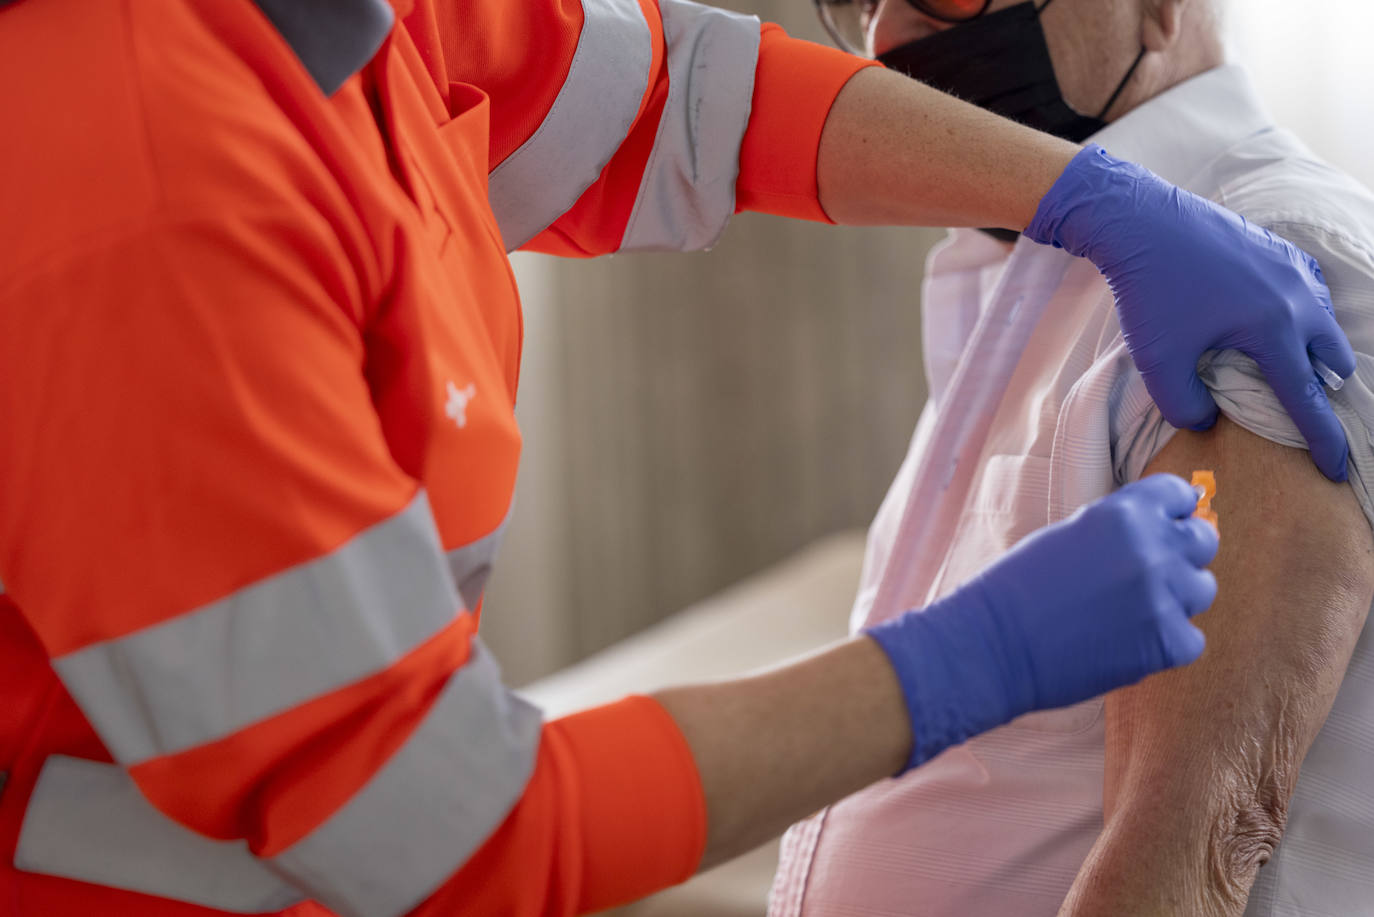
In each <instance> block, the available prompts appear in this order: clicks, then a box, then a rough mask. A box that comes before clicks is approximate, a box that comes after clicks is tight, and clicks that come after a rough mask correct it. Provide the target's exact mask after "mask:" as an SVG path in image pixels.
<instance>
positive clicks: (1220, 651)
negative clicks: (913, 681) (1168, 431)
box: [1062, 419, 1374, 917]
mask: <svg viewBox="0 0 1374 917" xmlns="http://www.w3.org/2000/svg"><path fill="white" fill-rule="evenodd" d="M1193 468H1214V469H1215V470H1216V472H1217V480H1218V484H1219V493H1218V497H1217V500H1216V503H1215V506H1216V507H1217V508H1218V511H1219V512H1220V516H1221V529H1222V541H1221V551H1220V553H1219V554H1218V557H1217V560H1216V562H1215V565H1214V571H1215V573H1216V575H1217V579H1218V583H1219V593H1218V599H1217V602H1216V603H1215V604H1214V605H1213V607H1212V609H1211V610H1209V611H1208V612H1207V613H1206V614H1204V615H1201V616H1200V617H1199V618H1197V619H1196V623H1197V624H1198V626H1199V627H1201V628H1202V629H1203V631H1204V632H1205V633H1206V634H1207V641H1208V644H1207V650H1206V653H1205V654H1204V655H1203V657H1202V659H1201V660H1199V662H1198V663H1196V664H1194V665H1193V666H1190V667H1188V668H1186V669H1180V670H1176V671H1173V672H1167V673H1163V674H1160V675H1157V676H1154V677H1152V678H1149V679H1146V680H1145V681H1144V682H1142V683H1140V684H1139V685H1136V686H1134V687H1131V688H1127V689H1124V690H1121V691H1118V692H1116V693H1114V694H1112V695H1109V697H1108V699H1107V745H1106V774H1105V783H1104V799H1103V803H1104V813H1105V819H1106V822H1105V825H1104V830H1103V833H1102V835H1101V837H1100V838H1099V839H1098V842H1097V844H1096V845H1095V846H1094V848H1093V850H1092V853H1091V854H1090V855H1089V858H1088V860H1087V862H1086V863H1085V865H1084V867H1083V870H1082V871H1081V872H1080V874H1079V877H1078V880H1077V882H1076V883H1075V885H1074V888H1073V890H1072V892H1071V893H1070V895H1069V898H1068V900H1067V901H1066V903H1065V907H1064V910H1063V912H1062V913H1063V914H1064V915H1072V917H1090V915H1106V914H1111V915H1127V917H1129V915H1133V914H1150V915H1158V914H1167V915H1190V917H1192V915H1202V917H1208V915H1228V917H1229V915H1240V914H1241V913H1242V912H1243V911H1244V910H1245V905H1246V901H1247V899H1248V897H1249V890H1250V886H1251V884H1252V883H1253V881H1254V878H1255V875H1256V873H1257V871H1258V870H1259V867H1260V866H1261V865H1263V864H1264V863H1265V862H1266V861H1267V860H1268V859H1269V857H1270V855H1271V854H1272V851H1273V849H1274V846H1275V845H1276V844H1277V843H1278V841H1279V838H1280V837H1281V836H1282V833H1283V828H1284V825H1285V819H1286V812H1287V805H1288V800H1289V798H1290V796H1291V794H1292V791H1293V787H1294V784H1295V782H1296V780H1297V776H1298V769H1299V765H1300V764H1301V762H1302V759H1303V756H1304V755H1305V754H1306V752H1307V749H1308V747H1309V746H1310V745H1311V743H1312V741H1313V739H1314V738H1315V737H1316V734H1317V732H1318V730H1319V729H1320V728H1321V726H1322V724H1323V722H1324V721H1325V718H1326V714H1327V712H1328V711H1329V709H1330V706H1331V703H1332V701H1333V700H1334V698H1335V695H1336V691H1337V689H1338V688H1339V686H1340V682H1341V679H1342V677H1343V674H1344V671H1345V667H1346V664H1347V662H1348V661H1349V658H1350V654H1351V651H1352V650H1353V647H1354V643H1355V640H1356V638H1357V637H1358V635H1359V633H1360V630H1361V628H1362V626H1363V624H1364V618H1365V614H1366V613H1367V611H1368V608H1369V603H1370V597H1371V593H1374V582H1371V580H1374V573H1371V571H1374V560H1372V558H1374V538H1371V534H1370V529H1369V526H1368V524H1367V523H1366V521H1365V519H1364V517H1363V515H1362V513H1361V512H1360V510H1359V506H1358V503H1357V501H1356V500H1355V498H1354V495H1353V493H1351V492H1350V490H1349V489H1348V488H1347V487H1345V486H1344V485H1336V484H1331V483H1330V482H1327V481H1325V480H1323V479H1322V478H1321V477H1320V475H1319V474H1318V472H1317V471H1316V470H1315V468H1313V467H1312V466H1311V464H1310V462H1308V461H1307V459H1306V456H1305V455H1304V454H1303V453H1301V452H1297V451H1295V450H1291V449H1285V448H1283V447H1280V446H1277V445H1274V444H1273V443H1269V442H1267V441H1264V440H1261V439H1259V438H1258V437H1255V436H1253V435H1251V434H1249V433H1247V432H1246V431H1244V430H1242V429H1241V428H1239V427H1237V426H1235V425H1234V424H1232V423H1230V422H1229V421H1227V420H1225V419H1223V420H1222V421H1221V422H1220V423H1219V424H1218V426H1217V428H1216V429H1215V430H1214V431H1212V432H1210V433H1207V434H1192V433H1180V434H1178V435H1176V436H1175V437H1174V439H1173V441H1171V442H1170V444H1169V445H1168V446H1167V447H1166V448H1165V449H1164V451H1163V452H1161V454H1160V455H1159V456H1158V457H1157V458H1156V460H1155V462H1154V463H1153V464H1152V466H1151V469H1150V470H1152V471H1156V470H1173V471H1176V472H1181V473H1185V474H1186V473H1187V471H1189V470H1191V469H1193ZM1278 482H1281V483H1278Z"/></svg>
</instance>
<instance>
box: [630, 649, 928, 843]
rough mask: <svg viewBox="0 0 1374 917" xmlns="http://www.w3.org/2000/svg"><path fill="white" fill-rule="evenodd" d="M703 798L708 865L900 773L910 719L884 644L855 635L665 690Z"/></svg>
mask: <svg viewBox="0 0 1374 917" xmlns="http://www.w3.org/2000/svg"><path fill="white" fill-rule="evenodd" d="M656 698H657V700H658V701H659V702H660V703H661V704H662V705H663V706H664V707H665V708H666V709H667V710H668V712H669V713H670V714H671V715H672V717H673V719H674V720H676V722H677V724H678V727H679V728H680V729H681V730H682V733H683V735H684V736H685V737H686V739H687V742H688V744H689V745H690V746H691V749H692V754H693V757H694V758H695V759H696V763H697V769H698V771H699V772H700V775H701V781H702V788H703V791H704V793H705V798H706V809H707V825H708V827H707V841H706V853H705V856H704V858H703V862H702V865H703V867H706V866H710V865H712V864H714V863H718V862H721V861H723V860H726V859H729V858H730V857H733V856H735V855H737V854H740V853H743V852H745V851H746V850H749V849H751V848H753V847H755V846H757V845H758V844H760V843H762V842H763V841H765V840H767V839H768V838H770V837H773V836H775V835H777V834H779V833H780V832H781V831H782V830H783V829H784V828H786V827H787V826H788V825H789V824H791V823H792V822H795V821H797V820H798V819H801V818H803V817H805V816H807V815H809V814H810V813H812V812H814V811H815V810H816V809H819V808H821V807H822V806H825V805H828V804H829V803H832V802H834V801H836V800H838V799H840V798H842V797H844V796H847V795H848V794H850V793H852V792H855V791H856V790H859V789H862V788H863V787H865V786H867V785H868V784H870V783H873V782H874V781H876V780H880V779H882V778H883V777H888V776H891V775H892V774H895V773H897V772H898V771H899V770H900V769H901V767H902V765H903V763H904V762H905V761H906V759H907V755H908V754H909V753H910V750H911V727H910V725H909V721H908V719H907V714H906V708H905V705H904V703H903V700H902V695H901V692H900V689H899V687H898V684H897V679H896V676H895V675H894V674H893V671H892V667H891V665H890V664H889V662H888V660H887V657H886V656H885V655H884V654H883V651H882V650H881V649H879V647H878V646H877V644H875V643H874V642H873V641H872V640H870V639H868V638H866V637H856V638H854V639H851V640H848V641H846V642H844V643H841V644H839V645H837V646H835V647H832V648H830V649H827V650H825V651H823V652H821V653H818V654H816V655H814V656H811V657H808V658H806V659H803V660H801V661H799V662H796V663H792V664H790V665H786V666H784V667H781V668H778V669H773V670H771V671H768V672H764V673H762V674H759V675H754V676H750V677H748V678H741V679H735V680H732V681H726V682H720V683H717V684H707V685H696V686H691V687H684V688H675V689H671V690H666V691H663V692H660V693H659V694H658V695H656Z"/></svg>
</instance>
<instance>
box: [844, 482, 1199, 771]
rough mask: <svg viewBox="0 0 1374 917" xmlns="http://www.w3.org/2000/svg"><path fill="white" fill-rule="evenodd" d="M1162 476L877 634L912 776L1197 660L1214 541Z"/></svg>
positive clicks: (1040, 538) (1186, 497)
mask: <svg viewBox="0 0 1374 917" xmlns="http://www.w3.org/2000/svg"><path fill="white" fill-rule="evenodd" d="M1196 502H1197V497H1196V495H1195V494H1194V492H1193V489H1192V487H1190V486H1189V485H1188V484H1187V483H1186V482H1185V481H1184V480H1183V479H1182V478H1178V477H1175V476H1174V475H1167V474H1160V475H1154V476H1152V477H1149V478H1146V479H1145V480H1143V481H1140V482H1138V483H1135V484H1130V485H1128V486H1126V487H1123V488H1122V489H1121V490H1119V491H1117V492H1116V493H1114V494H1112V495H1110V496H1108V497H1105V498H1103V499H1102V500H1099V501H1098V502H1096V503H1093V504H1091V505H1089V506H1086V507H1084V508H1082V509H1080V510H1079V511H1078V512H1077V513H1075V514H1074V515H1073V516H1071V517H1069V518H1068V519H1066V520H1064V521H1063V522H1060V523H1057V524H1055V525H1051V526H1048V527H1047V528H1044V529H1041V530H1040V531H1038V532H1035V533H1033V534H1032V535H1030V536H1028V537H1027V538H1026V539H1025V540H1023V541H1021V542H1020V543H1019V544H1017V545H1016V546H1015V547H1014V548H1012V549H1011V551H1009V552H1008V553H1007V554H1006V556H1005V557H1003V558H1002V559H1001V560H999V561H997V563H995V564H993V565H992V566H991V567H989V568H987V569H986V570H984V571H983V572H982V573H980V574H979V575H978V576H977V577H976V578H975V579H973V580H972V581H971V582H969V583H968V584H966V585H964V586H962V587H961V588H960V589H958V590H957V591H956V592H954V593H952V594H950V595H948V596H946V597H945V598H943V599H940V600H939V601H938V602H935V603H934V604H933V605H930V606H929V607H927V608H926V609H924V610H921V611H915V612H908V613H907V614H905V615H902V616H901V617H899V618H896V619H894V620H892V621H887V622H884V623H882V624H878V625H876V626H874V627H872V628H869V629H868V630H867V631H866V632H867V634H868V635H869V636H870V637H872V638H873V639H874V640H876V641H877V642H878V644H879V645H880V646H881V647H882V648H883V650H884V651H886V653H887V656H888V658H889V659H890V660H891V662H892V665H893V668H895V669H896V672H897V679H898V681H900V682H901V685H902V693H903V696H904V697H905V699H906V703H907V712H908V714H909V716H910V717H911V728H912V735H913V736H914V737H915V741H914V743H913V746H912V754H911V759H910V760H909V761H908V763H907V766H908V768H911V767H915V766H916V765H918V764H920V763H921V762H923V761H925V760H928V759H929V758H931V757H934V756H935V755H936V754H939V753H940V752H941V751H943V750H944V749H946V748H948V747H950V746H951V745H957V744H959V743H960V742H963V741H964V740H965V739H967V738H969V737H970V736H973V735H976V734H978V733H980V732H984V731H986V730H988V729H992V728H994V727H996V726H1000V725H1002V724H1003V723H1007V722H1009V721H1010V720H1012V719H1014V718H1016V717H1018V716H1020V715H1021V714H1023V713H1028V712H1030V711H1032V710H1041V709H1048V708H1052V707H1063V706H1066V705H1068V704H1072V703H1076V702H1078V701H1082V700H1087V699H1088V698H1090V697H1096V696H1097V695H1099V694H1103V693H1105V692H1107V691H1110V690H1112V689H1114V688H1119V687H1122V686H1123V685H1128V684H1133V683H1135V682H1137V681H1139V680H1140V679H1142V678H1144V677H1145V676H1146V675H1149V674H1151V673H1152V672H1157V671H1159V670H1160V669H1165V668H1169V667H1171V666H1176V665H1183V664H1186V663H1189V662H1192V661H1193V660H1194V659H1196V658H1197V657H1198V656H1200V655H1201V654H1202V650H1203V646H1204V644H1205V638H1204V637H1203V635H1202V631H1200V630H1198V629H1197V628H1196V627H1194V626H1193V624H1192V623H1191V622H1190V621H1189V620H1188V619H1189V618H1190V617H1192V616H1193V615H1195V614H1197V613H1199V612H1201V611H1204V610H1205V609H1206V608H1207V607H1208V606H1209V605H1211V604H1212V600H1213V599H1214V598H1216V592H1217V582H1216V579H1215V577H1213V576H1212V574H1211V572H1210V571H1208V570H1205V569H1202V568H1203V567H1205V566H1206V565H1207V564H1209V563H1211V561H1212V558H1213V557H1215V556H1216V552H1217V533H1216V531H1215V530H1214V529H1213V528H1212V527H1211V526H1210V525H1208V524H1207V523H1206V522H1203V521H1202V520H1201V519H1194V518H1192V517H1191V513H1192V512H1193V508H1194V507H1195V505H1196Z"/></svg>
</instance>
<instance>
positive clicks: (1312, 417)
mask: <svg viewBox="0 0 1374 917" xmlns="http://www.w3.org/2000/svg"><path fill="white" fill-rule="evenodd" d="M1250 356H1251V357H1255V355H1254V354H1250ZM1255 359H1256V361H1257V362H1258V360H1259V358H1258V357H1255ZM1260 369H1261V370H1262V371H1263V372H1264V375H1265V378H1266V379H1268V380H1269V384H1270V386H1272V387H1273V389H1274V394H1275V395H1277V396H1278V399H1279V403H1280V404H1282V405H1283V408H1284V410H1285V411H1287V412H1288V415H1289V416H1290V417H1291V418H1292V419H1293V423H1294V424H1295V425H1296V426H1297V428H1298V432H1299V433H1301V434H1302V438H1303V439H1305V440H1307V447H1308V448H1309V449H1311V450H1312V461H1314V462H1316V464H1317V467H1318V468H1320V469H1321V471H1322V474H1324V475H1326V476H1327V477H1328V478H1330V479H1331V480H1333V481H1344V480H1345V477H1346V456H1347V453H1348V449H1349V447H1348V446H1347V444H1346V441H1345V430H1343V429H1342V428H1341V424H1340V421H1338V420H1337V419H1336V415H1335V413H1333V412H1332V410H1331V402H1329V401H1327V399H1326V391H1325V390H1324V389H1323V388H1322V384H1321V382H1320V381H1318V379H1317V377H1316V376H1315V375H1314V374H1313V372H1312V364H1311V361H1310V359H1309V358H1308V356H1307V353H1306V351H1305V350H1304V351H1303V352H1302V353H1296V352H1294V351H1293V350H1291V349H1285V350H1284V351H1283V353H1282V354H1280V355H1277V356H1271V357H1270V358H1269V360H1268V362H1267V364H1266V363H1260Z"/></svg>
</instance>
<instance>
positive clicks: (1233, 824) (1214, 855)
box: [1207, 713, 1300, 907]
mask: <svg viewBox="0 0 1374 917" xmlns="http://www.w3.org/2000/svg"><path fill="white" fill-rule="evenodd" d="M1290 725H1291V724H1288V723H1287V722H1286V717H1285V716H1284V715H1283V714H1282V713H1280V715H1279V717H1278V722H1277V723H1276V724H1275V727H1276V728H1275V729H1274V730H1273V731H1272V732H1271V733H1270V734H1269V736H1268V737H1267V738H1266V739H1264V740H1263V741H1256V742H1255V746H1256V747H1252V748H1250V749H1248V750H1247V751H1248V752H1249V754H1243V755H1242V756H1241V757H1243V758H1246V759H1247V760H1246V761H1245V762H1244V763H1243V764H1242V762H1239V761H1233V762H1231V764H1232V767H1230V768H1228V770H1230V772H1231V774H1232V775H1233V776H1232V780H1231V781H1228V782H1230V783H1231V784H1232V786H1231V787H1230V790H1229V792H1223V793H1221V794H1219V798H1218V801H1221V802H1222V804H1221V806H1220V807H1219V810H1218V811H1217V812H1216V813H1215V815H1214V817H1213V818H1212V820H1211V821H1212V827H1211V831H1210V832H1209V837H1208V839H1207V881H1208V884H1209V885H1210V886H1211V891H1212V893H1213V894H1214V895H1215V896H1216V897H1217V898H1219V899H1220V900H1221V901H1222V902H1225V903H1226V904H1227V905H1230V906H1239V907H1244V905H1245V902H1246V900H1247V899H1248V898H1249V895H1250V887H1251V885H1253V884H1254V881H1255V877H1256V875H1257V874H1258V873H1259V870H1260V867H1261V866H1263V865H1264V864H1265V863H1268V862H1269V860H1270V859H1271V858H1272V857H1273V855H1274V851H1275V850H1276V849H1278V846H1279V841H1280V840H1281V839H1282V838H1283V832H1284V829H1285V828H1286V827H1287V824H1288V804H1289V800H1290V799H1291V798H1292V795H1293V788H1294V785H1295V783H1296V782H1297V771H1298V764H1299V761H1300V750H1299V746H1300V743H1298V742H1296V741H1294V739H1295V736H1294V735H1293V730H1292V729H1291V728H1289V726H1290ZM1259 746H1263V747H1259ZM1235 765H1241V766H1239V767H1237V766H1235ZM1241 775H1243V776H1241Z"/></svg>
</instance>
